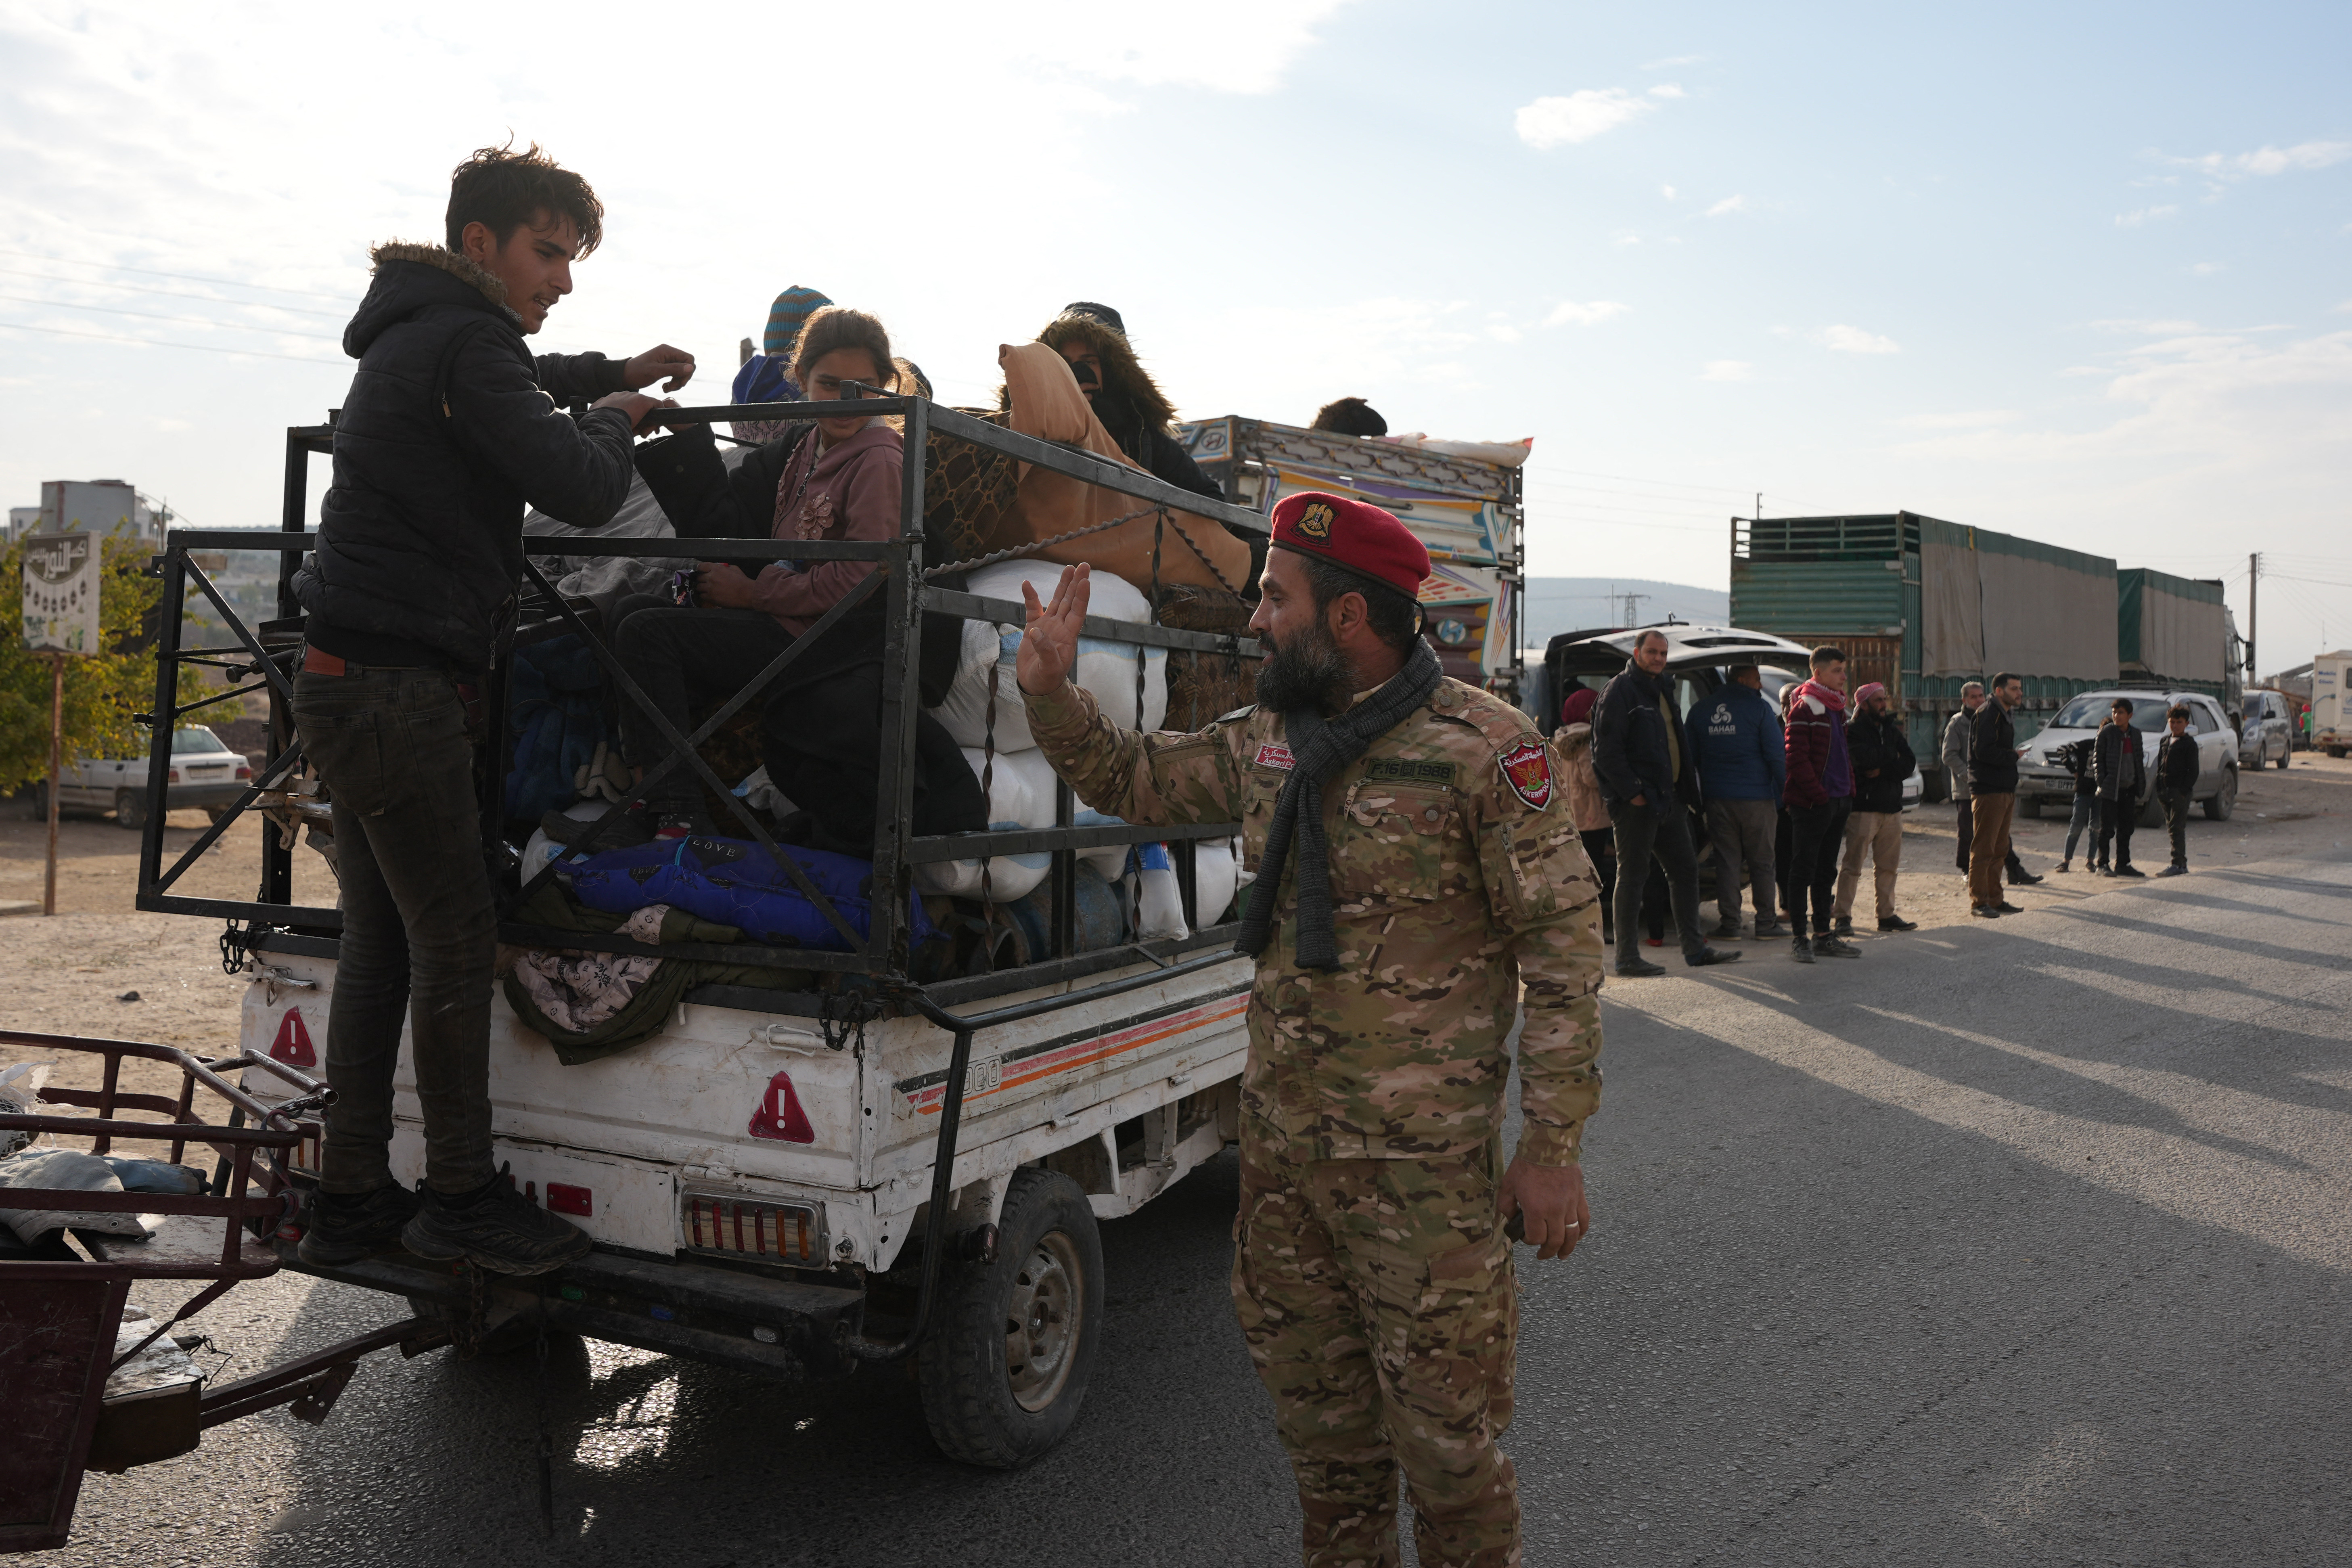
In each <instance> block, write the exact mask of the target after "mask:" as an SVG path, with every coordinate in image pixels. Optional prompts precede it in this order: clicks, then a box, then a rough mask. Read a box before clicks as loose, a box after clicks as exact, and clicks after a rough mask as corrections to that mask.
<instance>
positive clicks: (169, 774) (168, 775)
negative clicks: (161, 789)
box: [163, 768, 180, 784]
mask: <svg viewBox="0 0 2352 1568" xmlns="http://www.w3.org/2000/svg"><path fill="white" fill-rule="evenodd" d="M163 782H164V783H166V784H178V783H179V782H180V770H179V769H177V768H167V769H165V770H164V773H163Z"/></svg>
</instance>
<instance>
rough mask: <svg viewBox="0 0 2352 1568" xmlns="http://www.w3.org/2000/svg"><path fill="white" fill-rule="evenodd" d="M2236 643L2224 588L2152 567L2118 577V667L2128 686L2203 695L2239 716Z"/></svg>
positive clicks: (2126, 571) (2131, 569)
mask: <svg viewBox="0 0 2352 1568" xmlns="http://www.w3.org/2000/svg"><path fill="white" fill-rule="evenodd" d="M2235 640H2236V629H2235V627H2234V626H2232V624H2231V619H2230V612H2229V609H2228V607H2227V606H2226V605H2223V604H2222V603H2221V584H2220V582H2218V581H2215V580H2211V579H2204V578H2190V577H2176V576H2174V575H2173V574H2171V573H2169V572H2158V571H2157V570H2156V569H2155V568H2153V567H2149V566H2126V567H2125V568H2124V569H2123V570H2121V571H2119V572H2117V573H2116V664H2117V667H2118V668H2119V671H2120V673H2121V676H2122V679H2124V680H2126V682H2128V683H2130V684H2132V685H2135V686H2137V685H2139V684H2141V683H2142V682H2146V683H2147V684H2149V685H2153V686H2168V687H2181V688H2185V689H2189V690H2190V691H2201V692H2203V693H2205V695H2206V696H2208V697H2216V698H2220V699H2221V700H2222V702H2223V706H2224V707H2227V708H2230V709H2232V710H2234V709H2235V708H2236V707H2237V703H2236V702H2235V701H2233V700H2231V699H2233V698H2235V697H2236V696H2237V695H2238V689H2239V688H2240V687H2241V686H2242V681H2239V680H2233V679H2232V676H2233V675H2235V674H2237V671H2236V670H2235V668H2234V664H2235V661H2234V660H2233V659H2232V658H2231V651H2232V650H2231V643H2232V642H2234V641H2235Z"/></svg>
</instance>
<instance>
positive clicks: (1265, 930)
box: [1234, 637, 1444, 970]
mask: <svg viewBox="0 0 2352 1568" xmlns="http://www.w3.org/2000/svg"><path fill="white" fill-rule="evenodd" d="M1441 679H1444V670H1443V669H1441V668H1439V667H1438V663H1437V655H1436V653H1435V652H1433V650H1432V649H1431V647H1430V646H1429V644H1428V643H1426V642H1424V641H1423V640H1422V639H1420V638H1418V637H1416V638H1414V639H1413V644H1412V653H1411V654H1410V655H1409V656H1407V658H1406V659H1405V661H1404V668H1402V669H1401V670H1399V671H1397V672H1396V674H1395V675H1394V676H1393V677H1391V679H1389V681H1388V682H1387V684H1385V685H1383V686H1382V687H1381V689H1379V690H1378V691H1375V692H1373V693H1372V694H1371V695H1370V697H1367V698H1365V699H1364V700H1362V701H1361V702H1359V703H1357V704H1356V705H1355V706H1354V707H1353V708H1350V709H1349V710H1347V711H1346V712H1345V713H1342V714H1340V715H1339V717H1338V718H1337V719H1332V720H1328V721H1326V720H1325V719H1324V717H1323V715H1322V714H1320V713H1318V712H1317V711H1315V710H1313V709H1311V708H1304V709H1300V710H1297V711H1296V712H1292V713H1286V714H1284V715H1283V734H1284V738H1285V741H1286V743H1287V744H1288V746H1289V748H1290V759H1291V760H1290V778H1289V781H1288V782H1287V783H1286V784H1284V785H1283V786H1282V794H1281V795H1277V796H1276V798H1275V803H1274V822H1273V824H1272V826H1269V827H1267V829H1266V831H1265V853H1264V854H1262V855H1260V856H1259V857H1258V865H1257V880H1256V881H1255V882H1254V883H1252V884H1251V889H1250V900H1249V908H1248V909H1247V910H1244V912H1243V915H1242V933H1241V935H1240V936H1239V937H1238V938H1236V939H1235V940H1234V952H1237V953H1240V954H1242V955H1243V956H1244V957H1245V958H1255V957H1256V956H1257V955H1258V953H1259V952H1262V951H1264V949H1265V944H1266V942H1268V941H1269V940H1271V939H1272V937H1273V935H1274V908H1275V903H1276V900H1277V899H1278V898H1279V897H1280V892H1281V888H1282V868H1283V863H1284V862H1285V861H1286V860H1287V859H1289V858H1290V840H1291V837H1292V836H1293V835H1294V834H1297V835H1298V836H1299V837H1300V840H1301V842H1300V845H1299V849H1298V966H1299V967H1300V968H1301V969H1326V970H1328V969H1337V968H1339V944H1338V942H1337V941H1336V939H1335V938H1334V937H1333V935H1332V931H1331V845H1330V840H1329V839H1328V837H1325V835H1324V832H1323V781H1324V780H1326V779H1328V778H1329V777H1331V776H1332V775H1333V774H1335V773H1338V772H1339V770H1340V769H1342V768H1344V767H1346V766H1347V765H1348V764H1349V763H1352V762H1354V761H1355V760H1356V759H1357V758H1358V757H1360V756H1362V755H1363V754H1364V753H1365V752H1367V751H1369V750H1370V747H1371V744H1372V742H1374V741H1377V740H1379V739H1380V738H1381V736H1382V735H1385V734H1387V733H1388V732H1389V731H1391V730H1393V729H1395V728H1396V727H1397V726H1398V725H1399V724H1402V723H1403V722H1404V721H1406V720H1407V719H1409V718H1411V717H1412V713H1413V710H1415V709H1417V708H1419V707H1420V706H1421V705H1422V704H1423V703H1424V702H1426V701H1428V700H1429V694H1430V693H1431V692H1433V691H1434V690H1436V689H1437V683H1438V681H1439V680H1441Z"/></svg>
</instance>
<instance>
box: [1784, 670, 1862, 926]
mask: <svg viewBox="0 0 2352 1568" xmlns="http://www.w3.org/2000/svg"><path fill="white" fill-rule="evenodd" d="M1811 663H1812V668H1813V678H1812V679H1811V680H1808V681H1806V682H1805V683H1804V684H1803V685H1801V686H1800V687H1798V688H1797V689H1796V690H1794V691H1793V692H1791V693H1790V697H1789V742H1788V743H1789V776H1788V784H1787V785H1786V798H1787V800H1788V803H1789V830H1790V838H1791V840H1792V842H1791V844H1790V849H1789V917H1790V921H1792V922H1793V923H1794V924H1795V926H1796V935H1795V937H1794V938H1793V939H1792V940H1791V942H1790V954H1791V955H1792V956H1793V957H1794V958H1795V959H1796V961H1797V962H1798V963H1811V962H1812V961H1813V959H1814V957H1815V956H1816V955H1817V954H1818V955H1820V956H1822V957H1826V958H1858V957H1860V956H1861V953H1862V950H1861V949H1860V948H1857V947H1855V946H1854V945H1853V943H1852V942H1840V941H1839V940H1838V939H1837V937H1836V936H1835V935H1833V934H1832V932H1831V930H1830V893H1831V887H1832V883H1834V882H1835V881H1836V880H1837V852H1838V845H1839V843H1840V842H1841V841H1843V838H1844V837H1845V820H1846V817H1847V816H1849V815H1851V814H1852V812H1853V759H1852V758H1851V757H1850V756H1849V755H1848V753H1847V750H1846V736H1845V709H1846V702H1845V650H1844V649H1843V648H1835V647H1817V648H1815V649H1814V650H1813V656H1812V660H1811ZM1808 893H1810V894H1811V904H1812V908H1813V914H1812V921H1813V923H1812V927H1811V934H1810V935H1808V934H1807V929H1806V925H1805V905H1806V902H1807V901H1808V900H1807V894H1808Z"/></svg>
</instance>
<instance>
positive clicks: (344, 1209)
mask: <svg viewBox="0 0 2352 1568" xmlns="http://www.w3.org/2000/svg"><path fill="white" fill-rule="evenodd" d="M421 1205H422V1200H421V1199H419V1198H418V1197H417V1195H416V1194H415V1193H412V1192H410V1191H409V1190H408V1189H407V1188H406V1187H404V1186H402V1185H401V1184H399V1183H398V1182H386V1183H385V1184H383V1186H380V1187H378V1188H376V1190H375V1191H373V1192H372V1193H328V1192H322V1193H320V1194H318V1195H317V1196H316V1197H314V1198H313V1199H312V1200H311V1202H310V1228H309V1229H307V1230H305V1231H303V1233H302V1241H301V1245H300V1246H299V1247H296V1248H295V1251H296V1252H297V1253H298V1254H299V1256H300V1257H301V1259H302V1261H303V1262H305V1263H308V1264H310V1265H311V1266H312V1267H313V1268H324V1267H329V1266H331V1265H333V1264H338V1263H356V1262H358V1261H359V1260H360V1259H361V1258H366V1257H369V1256H370V1255H372V1254H374V1253H378V1252H390V1251H393V1250H394V1249H395V1248H397V1247H399V1246H400V1237H401V1231H402V1228H403V1227H404V1226H406V1225H407V1224H408V1222H409V1221H410V1220H412V1219H414V1218H415V1217H416V1211H417V1209H418V1208H419V1207H420V1206H421Z"/></svg>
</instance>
